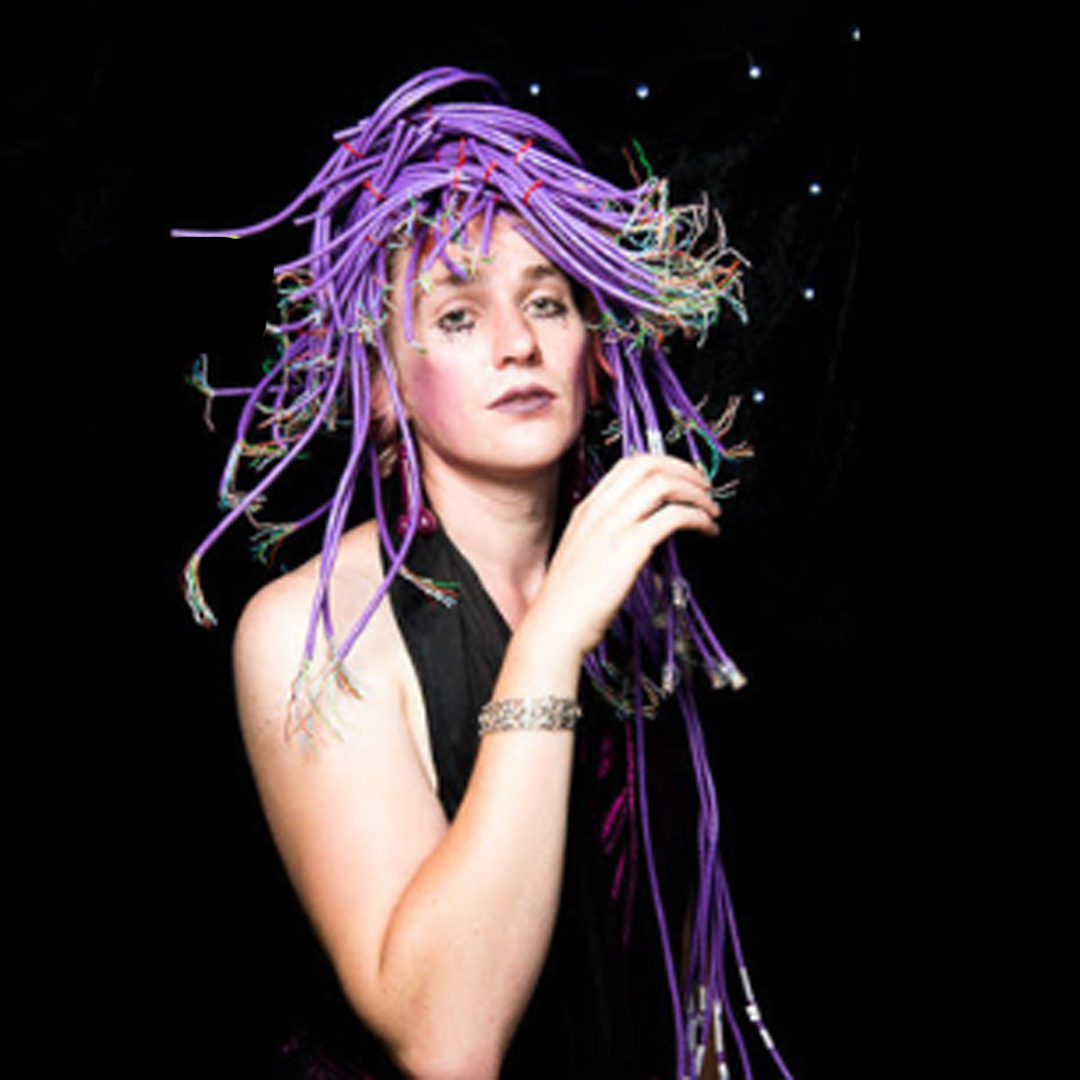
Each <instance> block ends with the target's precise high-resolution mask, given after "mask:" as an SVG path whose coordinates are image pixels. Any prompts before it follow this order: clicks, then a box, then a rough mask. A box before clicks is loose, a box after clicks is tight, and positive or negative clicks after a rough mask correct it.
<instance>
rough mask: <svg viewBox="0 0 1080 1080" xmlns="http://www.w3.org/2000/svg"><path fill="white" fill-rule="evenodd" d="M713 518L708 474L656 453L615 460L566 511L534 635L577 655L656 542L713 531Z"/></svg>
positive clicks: (532, 618)
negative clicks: (683, 532) (567, 518)
mask: <svg viewBox="0 0 1080 1080" xmlns="http://www.w3.org/2000/svg"><path fill="white" fill-rule="evenodd" d="M719 516H720V508H719V506H718V505H717V504H716V502H715V500H714V499H713V497H712V493H711V490H710V485H709V480H708V478H707V477H706V476H705V475H704V474H703V473H702V472H701V471H699V470H698V469H697V468H695V467H694V466H693V465H690V464H688V463H687V462H685V461H681V460H679V459H677V458H672V457H666V456H663V455H658V454H640V455H636V456H634V457H631V458H625V459H623V460H622V461H620V462H619V463H618V464H617V465H616V466H615V467H614V468H613V469H612V470H611V471H610V472H609V473H608V474H607V475H606V476H605V477H604V478H603V479H602V480H601V481H600V483H599V484H597V485H596V487H595V488H594V489H593V490H592V491H591V492H590V493H589V495H588V497H587V498H586V499H584V500H583V501H582V502H581V503H580V504H579V505H578V507H577V508H576V509H575V511H574V513H573V514H572V515H571V518H570V521H569V524H568V525H567V528H566V531H565V533H564V534H563V536H562V539H561V540H560V542H559V546H558V548H557V549H556V551H555V554H554V557H553V558H552V561H551V565H550V566H549V568H548V573H547V577H546V578H545V580H544V584H543V587H542V588H541V590H540V592H539V594H538V595H537V597H536V599H535V601H534V602H533V605H532V607H531V608H530V610H529V613H528V616H527V618H528V620H529V622H530V623H535V622H537V621H540V622H542V623H547V621H548V620H550V624H549V625H545V627H544V632H543V634H542V635H540V634H539V633H538V636H545V637H547V640H548V641H549V642H550V641H559V642H561V643H565V644H566V646H567V647H573V648H575V649H576V650H577V651H578V652H579V654H580V658H581V659H584V657H585V654H586V653H588V652H589V650H590V649H592V648H594V647H595V646H596V645H597V644H598V643H599V642H600V640H601V639H602V638H603V636H604V633H605V632H606V630H607V628H608V626H609V625H610V624H611V621H612V619H614V618H615V615H616V613H617V612H618V610H619V608H620V607H621V606H622V603H623V601H624V600H625V599H626V596H627V594H628V593H629V592H630V589H631V588H632V587H633V585H634V582H635V581H636V580H637V577H638V575H639V574H640V573H641V571H642V569H643V568H644V566H645V564H646V562H648V559H649V556H650V555H651V554H652V552H653V551H654V550H655V549H656V548H657V546H658V545H660V544H661V543H662V542H663V541H665V540H667V539H668V538H669V537H670V536H671V535H672V534H674V533H676V532H678V531H680V530H683V529H691V530H694V531H696V532H700V533H704V534H705V535H707V536H716V535H717V534H718V533H719V532H720V527H719V525H717V518H719ZM534 628H535V627H534ZM549 634H550V636H548V635H549Z"/></svg>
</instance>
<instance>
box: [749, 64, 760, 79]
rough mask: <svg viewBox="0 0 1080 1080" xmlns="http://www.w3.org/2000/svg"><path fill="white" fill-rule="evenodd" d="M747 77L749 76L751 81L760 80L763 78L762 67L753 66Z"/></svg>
mask: <svg viewBox="0 0 1080 1080" xmlns="http://www.w3.org/2000/svg"><path fill="white" fill-rule="evenodd" d="M747 75H749V76H750V78H751V79H760V78H761V68H760V66H759V65H757V64H751V65H750V69H749V71H747Z"/></svg>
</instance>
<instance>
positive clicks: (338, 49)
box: [0, 0, 872, 1078]
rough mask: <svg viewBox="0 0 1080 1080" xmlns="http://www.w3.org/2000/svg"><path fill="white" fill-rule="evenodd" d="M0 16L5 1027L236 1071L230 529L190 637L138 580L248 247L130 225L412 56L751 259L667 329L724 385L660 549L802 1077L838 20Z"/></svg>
mask: <svg viewBox="0 0 1080 1080" xmlns="http://www.w3.org/2000/svg"><path fill="white" fill-rule="evenodd" d="M376 14H377V15H378V17H376ZM22 19H23V23H22V24H21V25H19V26H18V27H14V26H13V27H10V28H9V31H10V32H9V33H7V34H6V36H5V38H4V41H3V44H2V46H0V48H2V49H3V79H4V86H3V99H2V100H3V108H4V128H3V130H4V148H3V167H4V174H3V200H2V203H3V206H2V209H3V223H2V233H0V237H2V240H3V243H4V247H5V251H6V255H7V257H6V259H5V263H6V265H7V267H8V270H9V272H10V273H9V285H8V287H7V298H8V307H7V314H8V330H9V333H8V335H7V340H8V349H9V354H8V357H7V362H6V365H5V369H6V370H5V375H6V380H5V381H6V388H7V395H6V399H5V400H6V405H7V408H6V409H5V413H6V415H7V418H8V430H9V431H10V432H11V433H12V434H11V435H10V436H9V446H8V466H9V468H8V473H7V476H8V484H7V521H8V522H9V530H8V532H9V545H10V546H9V550H10V551H12V552H13V553H14V554H13V556H9V558H12V559H13V561H12V562H10V563H9V575H8V577H9V589H8V594H9V600H10V603H9V611H10V615H9V618H10V621H11V622H12V623H13V630H14V631H15V638H16V639H17V640H18V641H19V643H20V648H19V649H18V652H17V662H16V676H17V679H16V682H17V683H18V684H20V685H26V686H28V687H29V688H30V692H29V694H28V696H27V698H26V700H27V702H28V704H27V706H26V707H25V710H24V709H20V710H19V713H18V715H19V720H18V723H17V724H14V725H13V727H14V728H15V729H16V730H15V731H14V732H13V740H12V743H11V747H12V755H13V757H12V760H13V761H15V762H16V764H18V763H19V762H24V763H25V765H26V770H27V779H28V783H27V785H26V787H25V788H24V789H23V790H24V791H25V792H26V794H25V795H24V796H23V797H22V798H20V800H19V812H20V815H21V816H20V817H18V818H16V819H15V820H17V821H25V822H28V823H29V824H30V826H32V827H26V828H18V829H15V830H13V831H14V832H16V833H17V834H18V840H19V841H20V842H19V843H18V844H17V845H16V846H15V850H17V852H18V855H19V864H18V865H19V867H20V870H21V869H22V868H23V867H25V873H23V872H20V874H19V875H18V877H17V880H18V881H19V882H21V883H24V885H23V886H20V887H19V888H18V889H15V890H12V891H15V892H19V893H21V895H20V896H19V897H18V899H20V900H21V901H22V902H23V903H25V904H26V910H27V912H28V913H33V915H34V916H35V917H36V918H35V919H34V925H35V926H37V925H41V926H42V931H41V933H40V935H39V940H40V948H37V949H35V950H34V951H33V953H32V961H31V964H30V967H29V969H28V970H27V971H26V973H25V977H24V978H23V979H22V984H23V985H24V987H25V992H24V994H23V1006H24V1007H25V1009H26V1011H27V1019H28V1021H32V1022H33V1026H32V1027H31V1026H29V1025H28V1026H27V1028H26V1030H27V1031H28V1032H29V1031H35V1032H37V1031H43V1032H44V1035H45V1037H46V1039H47V1040H48V1042H47V1043H46V1046H47V1049H48V1051H49V1053H50V1054H52V1055H58V1056H66V1055H69V1054H70V1056H71V1057H72V1059H73V1060H75V1061H79V1060H86V1061H90V1060H93V1061H102V1062H107V1063H108V1064H109V1068H108V1069H107V1070H106V1071H107V1072H108V1073H109V1075H112V1076H128V1075H131V1076H155V1077H156V1076H218V1075H221V1076H224V1075H229V1076H232V1077H240V1078H242V1077H245V1076H256V1075H257V1064H256V1063H257V1062H258V1061H259V1059H260V1055H261V1054H262V1053H263V1051H264V1049H265V1047H266V1045H267V1044H268V1040H269V1039H270V1038H271V1036H272V1034H273V1032H274V1031H275V1030H276V1026H277V1025H278V1024H279V1023H280V1022H281V1021H282V1020H283V1019H284V1017H285V1016H286V1014H287V1013H288V1009H289V1003H290V1000H291V995H292V994H293V988H294V987H295V985H296V984H297V982H298V981H299V979H300V976H301V975H302V974H303V973H304V972H305V971H306V969H307V968H308V967H309V966H310V965H311V964H312V957H311V953H310V946H309V944H308V942H307V939H306V937H305V934H304V932H303V929H302V924H301V922H300V920H299V919H298V917H297V914H296V911H295V908H294V905H293V902H292V900H291V897H290V895H289V893H288V890H287V888H286V887H285V885H284V883H283V881H282V879H281V875H280V872H279V870H278V868H277V864H276V862H275V860H274V857H273V854H272V850H271V848H270V845H269V842H268V840H267V838H266V835H265V832H264V830H263V826H262V823H261V820H260V817H259V814H258V812H257V809H256V806H255V802H254V795H253V791H252V787H251V782H250V779H249V777H248V773H247V769H246V765H245V763H244V761H243V756H242V752H241V749H240V746H239V740H238V736H237V732H236V725H235V721H234V717H233V711H232V702H231V691H230V687H229V679H228V638H229V627H230V625H231V623H232V621H233V620H234V619H235V617H236V615H237V613H238V611H239V608H240V606H241V604H242V603H243V599H244V597H245V596H246V595H248V594H249V593H250V592H251V591H252V590H253V589H254V588H256V587H257V586H258V584H259V583H260V581H261V580H263V577H262V572H261V571H259V570H258V569H256V568H253V567H252V566H251V565H250V564H249V562H248V560H247V558H246V555H245V552H244V549H243V544H242V542H241V540H240V539H239V538H238V539H237V541H236V542H235V543H233V544H231V545H230V544H228V543H226V544H225V545H224V546H223V548H222V549H221V551H220V554H219V555H218V556H217V557H216V559H217V561H216V562H211V564H210V566H209V567H208V569H207V585H208V588H209V590H210V593H211V597H212V599H213V600H214V602H215V606H216V608H217V609H218V612H219V615H220V616H221V619H222V628H221V629H220V630H219V631H217V632H214V633H207V632H204V631H201V630H198V629H196V628H195V627H194V626H193V625H192V624H191V623H190V620H189V619H188V616H187V613H186V609H185V608H184V606H183V603H182V600H181V597H180V592H179V584H178V575H179V571H180V568H181V567H182V565H183V563H184V561H185V559H186V557H187V554H188V552H189V551H190V549H191V547H192V546H193V545H194V543H196V542H197V541H198V540H199V539H200V538H201V536H202V534H203V533H204V532H205V531H206V529H207V528H209V527H210V525H211V524H212V523H213V522H214V520H215V515H216V510H215V506H214V494H213V493H214V490H215V484H216V478H217V472H218V470H219V469H220V465H221V462H222V456H223V454H224V451H225V449H226V446H225V441H224V437H223V434H224V433H222V435H219V436H218V437H217V438H215V437H214V436H213V435H212V434H211V433H209V432H208V431H207V430H206V429H205V428H204V427H203V425H202V421H201V410H202V403H201V401H200V400H198V399H197V396H196V395H194V394H193V393H192V392H191V391H190V390H189V389H188V388H187V387H186V386H185V384H184V375H185V373H186V372H187V371H188V369H189V367H190V364H191V362H192V360H193V358H194V357H195V356H196V355H197V354H198V353H200V352H202V351H208V352H210V353H212V354H213V355H214V356H215V358H216V359H217V360H218V362H219V364H221V365H224V366H225V368H226V369H227V370H228V369H229V368H230V366H232V369H233V370H240V369H242V368H243V367H244V365H245V363H250V362H251V358H252V357H253V356H254V355H256V353H257V350H258V344H259V336H260V331H261V328H262V323H263V319H264V316H265V310H266V300H267V296H268V284H269V267H270V264H271V259H272V257H273V255H274V252H273V251H271V250H269V249H268V248H267V247H266V246H263V245H260V244H259V243H257V242H256V243H252V244H221V245H213V246H212V255H213V257H211V252H210V249H208V248H207V247H206V246H205V245H206V244H208V243H209V242H203V244H200V243H199V242H195V241H188V242H180V241H169V240H168V239H167V234H168V230H169V229H170V228H171V227H185V226H186V227H210V228H212V227H224V226H227V225H237V224H242V223H245V222H249V221H254V220H258V219H259V218H261V217H264V216H265V215H266V214H267V213H269V212H270V211H271V210H273V209H276V208H277V207H278V206H279V205H281V203H282V202H283V201H284V200H285V199H286V198H288V197H289V196H290V195H291V194H292V193H293V192H294V191H295V190H296V188H297V187H298V186H299V185H300V184H301V183H302V182H303V181H304V180H305V179H306V178H307V177H308V176H310V175H311V173H312V172H313V170H314V169H315V168H316V167H317V166H318V165H319V164H321V162H322V160H323V159H324V157H325V155H326V153H327V149H328V144H327V137H328V133H329V132H331V131H333V130H335V129H336V128H339V127H342V126H346V125H347V124H349V123H351V122H352V121H354V120H355V119H356V118H357V117H359V116H362V115H365V114H366V113H367V112H369V111H370V109H371V108H372V107H373V106H374V105H375V104H377V103H378V101H379V100H381V98H382V97H383V96H384V95H385V93H386V92H388V91H389V90H390V89H392V88H393V87H394V86H396V85H397V84H398V83H399V82H400V81H401V80H403V79H404V78H407V77H409V76H411V75H412V74H415V73H416V72H417V71H419V70H421V69H422V68H424V67H428V66H433V65H436V64H446V63H452V64H458V65H460V66H463V67H472V68H475V69H479V70H484V71H488V72H491V73H492V74H494V75H496V76H497V77H498V78H499V79H500V81H501V82H502V83H503V85H504V86H505V87H506V89H507V90H508V92H509V94H510V96H511V98H512V100H513V102H514V103H515V104H517V105H519V106H521V107H524V108H527V109H531V110H534V111H536V112H538V113H540V114H541V115H543V116H545V117H546V118H547V119H549V120H550V121H552V122H553V123H554V124H555V125H556V126H557V127H559V128H561V129H562V130H563V131H564V132H565V133H566V134H567V135H568V136H569V137H570V139H571V141H572V142H573V143H574V144H575V145H577V146H578V147H579V148H580V149H581V150H582V152H583V153H584V155H585V156H586V159H587V163H588V164H589V165H590V166H591V167H592V168H594V169H595V170H597V171H600V172H603V173H605V174H607V175H610V176H612V177H614V178H618V179H623V178H625V176H626V169H627V165H626V160H625V157H624V150H625V149H626V148H627V147H629V146H631V145H632V142H633V140H635V139H636V140H638V141H639V142H640V144H641V146H642V148H643V149H644V151H645V153H646V155H647V157H648V160H649V162H650V164H651V165H652V167H653V168H654V169H655V170H656V171H657V172H660V173H663V174H667V175H670V176H671V177H672V178H673V187H674V194H675V195H676V196H677V197H679V198H682V199H685V200H689V199H696V198H698V197H699V196H700V194H701V193H703V192H704V193H707V194H708V196H709V198H710V201H711V202H712V204H713V205H714V206H715V207H716V208H717V209H719V210H721V211H722V212H723V214H724V216H725V218H726V220H727V224H728V227H729V230H730V234H731V239H732V242H733V243H734V244H735V246H737V247H738V248H739V249H740V250H741V251H742V252H743V253H744V254H745V255H746V256H747V257H748V258H749V260H750V262H751V263H752V264H753V270H752V272H751V273H750V275H749V279H748V298H749V305H750V309H751V315H752V318H751V322H750V324H749V326H747V327H745V328H743V327H740V326H738V325H735V324H734V323H731V324H728V325H725V326H724V327H723V329H722V330H721V331H720V332H719V333H718V334H716V335H714V338H713V340H712V342H711V346H710V348H709V349H708V350H707V351H706V352H704V353H697V352H692V353H689V354H686V355H682V356H681V357H680V362H682V363H683V364H684V366H685V370H686V374H687V379H688V380H689V382H690V383H691V385H692V386H693V387H694V388H695V390H696V391H698V392H700V393H706V392H708V393H710V394H711V395H712V398H713V400H715V401H721V400H723V398H724V397H725V396H726V395H727V394H728V393H740V394H743V395H744V397H745V403H744V407H743V411H742V414H741V422H740V429H739V431H740V434H741V435H742V436H743V437H745V438H747V439H749V440H750V441H751V442H753V443H754V444H755V446H756V448H757V456H756V458H755V459H754V460H753V461H752V462H751V463H749V464H747V465H745V466H743V467H742V469H741V472H742V476H743V486H742V491H741V494H740V496H739V498H738V499H737V500H736V501H734V502H733V503H731V504H729V506H728V510H727V515H726V520H725V536H724V538H723V540H722V541H721V543H720V545H719V548H718V549H717V548H716V547H714V548H710V549H709V552H708V553H707V554H706V553H704V552H703V550H702V549H700V548H694V549H693V550H692V551H691V552H690V555H689V559H690V562H691V564H692V566H693V569H694V570H695V572H696V580H697V582H698V590H699V594H700V595H701V596H702V598H703V599H704V600H705V602H706V604H707V606H708V608H709V610H710V611H711V612H712V613H713V617H714V624H715V625H716V626H717V627H718V629H719V630H720V633H721V637H722V638H723V639H724V641H725V643H726V644H727V646H728V648H729V650H730V651H731V652H732V653H733V655H735V656H736V658H737V659H738V660H739V662H740V665H741V666H742V667H743V668H744V670H745V671H746V673H747V674H748V675H749V677H750V685H749V686H748V687H747V688H746V689H745V690H744V691H742V692H741V693H740V694H738V695H730V694H728V695H725V696H722V697H720V698H718V699H716V707H715V718H714V719H713V720H712V721H711V724H712V734H713V746H714V756H715V762H716V770H717V777H718V781H719V785H720V790H721V799H722V811H723V815H724V817H723V821H724V850H725V856H726V859H727V861H728V864H729V872H730V875H731V878H732V881H733V887H734V890H735V897H736V903H737V906H738V910H739V912H740V916H741V923H742V927H743V933H744V936H745V939H746V941H745V943H746V946H747V950H748V953H749V956H750V962H751V968H752V971H753V972H754V975H755V989H756V990H757V993H758V996H759V998H760V999H761V1001H762V1003H763V1006H764V1009H765V1014H766V1017H767V1019H768V1021H769V1023H770V1027H771V1029H772V1030H773V1033H774V1034H775V1035H776V1037H777V1039H778V1040H779V1041H780V1043H781V1045H782V1046H783V1048H784V1049H785V1052H786V1054H787V1055H788V1058H789V1060H790V1061H791V1062H792V1063H793V1065H794V1066H795V1067H796V1073H797V1075H799V1076H800V1077H804V1078H822V1077H830V1076H834V1075H841V1074H842V1070H846V1068H847V1066H848V1057H849V1055H850V1053H851V1051H850V1049H849V1047H848V1043H847V1041H846V1039H845V1015H844V1009H845V1002H844V987H845V985H846V984H847V983H848V982H849V981H850V980H853V979H854V978H855V972H854V969H853V964H852V962H851V957H852V955H853V953H854V950H853V948H852V945H853V944H854V943H855V942H854V939H855V935H856V933H858V932H861V929H860V928H861V927H862V926H863V916H862V914H861V912H862V910H863V908H864V906H865V904H866V902H867V900H868V899H869V897H868V889H867V887H865V886H863V885H862V884H860V882H861V881H862V875H861V873H860V867H861V866H862V864H863V862H864V855H863V848H864V847H865V846H866V845H867V843H868V835H870V836H872V825H871V824H869V823H867V822H866V821H865V820H863V819H862V817H861V815H860V814H859V813H858V812H857V811H856V809H855V808H856V807H858V806H859V805H860V803H861V799H862V795H863V790H862V789H863V787H864V783H863V780H862V778H861V777H862V773H861V769H862V768H863V766H864V761H863V758H864V755H863V753H862V750H863V747H864V746H865V744H866V737H865V735H864V730H865V729H864V722H865V716H864V714H863V705H864V700H865V699H864V695H863V692H862V678H863V676H862V664H861V653H860V645H859V624H858V622H857V617H856V616H857V604H856V596H857V586H858V582H859V577H860V571H859V565H860V543H859V521H858V500H857V493H858V492H857V472H858V470H857V445H858V423H859V409H860V381H859V374H858V359H859V346H858V338H857V324H856V268H857V257H858V202H857V184H858V161H859V129H858V123H859V115H858V87H859V72H860V66H861V43H860V41H859V38H860V36H861V35H860V34H859V33H857V32H856V28H857V27H859V26H860V19H859V17H858V12H857V10H856V8H855V7H854V6H853V5H852V4H851V3H846V2H841V0H816V2H815V0H769V2H767V3H757V4H753V5H749V4H742V5H734V4H730V3H727V2H715V3H713V4H711V5H709V6H707V7H706V6H705V5H700V4H698V5H695V4H691V3H687V2H685V0H675V2H674V3H670V4H666V5H656V4H644V3H637V2H635V3H622V4H619V5H604V6H595V5H594V6H590V7H588V8H587V9H585V8H582V7H581V6H580V5H579V7H578V9H574V8H573V7H571V6H568V5H565V4H551V5H547V6H544V7H532V6H529V7H525V8H523V9H522V10H521V11H517V12H511V11H509V10H508V9H505V8H504V9H501V10H499V11H497V12H493V11H492V10H491V9H490V8H485V7H484V6H483V5H480V6H475V5H473V6H470V7H469V8H468V9H467V10H466V9H465V8H463V7H461V6H457V7H443V6H437V7H434V8H432V7H430V6H425V5H421V6H420V7H418V8H417V9H416V10H415V11H412V10H408V11H406V10H402V11H394V10H388V11H379V12H377V13H376V12H375V11H373V10H372V9H370V8H368V7H367V6H364V5H352V6H351V8H350V9H349V10H348V11H345V12H341V13H334V14H333V15H332V16H330V15H328V14H327V13H326V12H324V11H320V10H318V9H315V8H312V9H310V10H301V9H300V8H298V7H294V8H293V9H287V8H284V9H281V13H280V14H277V15H273V16H271V15H269V14H267V13H265V12H261V13H259V14H258V15H256V16H252V15H242V14H240V13H238V12H234V9H231V8H230V7H229V6H228V5H223V4H220V3H218V4H211V3H209V2H206V0H198V2H195V3H189V4H186V5H182V6H181V5H177V6H176V7H175V8H174V9H171V10H169V11H168V12H166V13H164V14H162V13H160V12H157V11H155V12H153V13H152V14H149V13H148V14H146V15H140V16H133V15H130V14H127V13H125V12H123V11H121V9H120V8H119V6H116V5H111V4H106V3H93V2H86V3H81V4H71V5H68V6H67V8H66V9H64V8H61V10H59V11H57V10H55V9H53V10H50V11H49V12H48V13H43V14H41V15H40V16H37V15H33V14H31V15H29V16H25V15H24V16H22ZM395 20H397V21H395ZM196 249H197V250H196ZM12 285H14V286H15V287H14V288H12ZM853 762H854V763H855V764H852V763H853ZM33 1045H38V1044H36V1042H35V1043H32V1046H33ZM57 1060H59V1057H57ZM211 1060H212V1061H214V1062H216V1064H215V1065H213V1066H209V1065H207V1064H205V1063H206V1062H207V1061H211ZM200 1062H201V1063H202V1064H199V1063H200ZM60 1074H61V1073H60V1072H57V1073H56V1075H60Z"/></svg>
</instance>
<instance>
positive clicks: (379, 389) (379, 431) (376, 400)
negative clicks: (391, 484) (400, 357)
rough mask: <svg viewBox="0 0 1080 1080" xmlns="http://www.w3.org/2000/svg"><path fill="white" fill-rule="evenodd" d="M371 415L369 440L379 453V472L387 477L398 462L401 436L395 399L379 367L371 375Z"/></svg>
mask: <svg viewBox="0 0 1080 1080" xmlns="http://www.w3.org/2000/svg"><path fill="white" fill-rule="evenodd" d="M370 414H371V431H370V434H369V435H368V438H369V439H371V440H372V441H373V442H374V444H375V447H376V449H377V450H378V451H379V471H380V473H381V474H382V475H383V476H386V475H388V474H389V472H390V470H391V469H392V468H393V467H394V463H395V462H396V461H397V450H398V442H399V439H400V434H399V432H398V418H397V414H396V413H395V412H394V402H393V398H391V396H390V390H389V388H388V387H387V385H386V374H385V372H384V371H383V370H382V368H381V367H380V366H378V365H375V366H374V370H373V371H372V373H371V405H370Z"/></svg>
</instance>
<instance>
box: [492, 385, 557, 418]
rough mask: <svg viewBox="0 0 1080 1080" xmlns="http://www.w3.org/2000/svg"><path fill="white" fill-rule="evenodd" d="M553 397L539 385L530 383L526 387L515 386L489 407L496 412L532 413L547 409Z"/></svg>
mask: <svg viewBox="0 0 1080 1080" xmlns="http://www.w3.org/2000/svg"><path fill="white" fill-rule="evenodd" d="M554 400H555V395H554V394H553V393H552V392H551V391H550V390H548V389H547V388H546V387H544V386H541V385H540V384H539V383H530V384H529V385H527V386H515V387H514V388H513V389H511V390H508V391H507V392H506V393H505V394H503V395H502V396H501V397H498V398H496V399H495V400H494V401H493V402H492V403H491V404H490V405H489V406H488V408H489V409H494V410H495V411H496V412H504V413H532V412H539V411H540V410H541V409H545V408H547V406H548V405H550V404H551V402H552V401H554Z"/></svg>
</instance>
